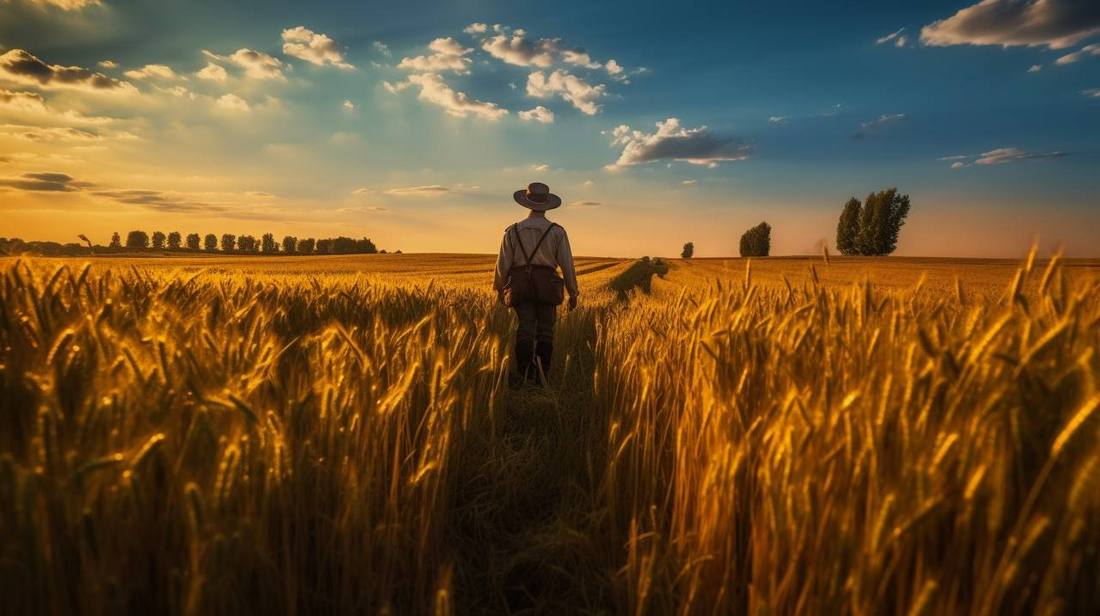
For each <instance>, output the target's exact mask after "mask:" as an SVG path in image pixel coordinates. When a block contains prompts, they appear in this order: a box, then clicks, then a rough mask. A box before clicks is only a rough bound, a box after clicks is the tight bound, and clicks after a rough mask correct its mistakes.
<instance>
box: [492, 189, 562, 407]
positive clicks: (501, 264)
mask: <svg viewBox="0 0 1100 616" xmlns="http://www.w3.org/2000/svg"><path fill="white" fill-rule="evenodd" d="M513 198H514V199H515V200H516V203H518V204H520V205H522V206H523V207H525V208H527V209H529V210H531V211H530V213H529V214H528V215H527V218H525V219H523V220H521V221H519V222H517V223H515V224H514V225H511V226H509V227H508V228H507V229H505V230H504V239H503V240H502V241H501V243H500V255H499V256H498V257H497V269H496V276H495V277H494V280H493V288H494V289H496V290H497V292H498V294H499V297H500V301H501V303H503V304H504V305H505V306H510V307H511V308H512V309H514V310H515V311H516V317H517V318H518V320H519V325H518V329H517V330H516V350H515V358H516V371H515V372H514V373H513V374H512V377H511V378H510V379H509V382H510V383H511V384H513V385H517V384H519V383H526V382H535V383H541V384H543V385H545V384H546V383H547V380H546V378H545V377H546V375H547V373H549V371H550V360H551V358H552V356H553V353H554V319H555V317H556V313H557V307H558V306H559V305H560V304H561V303H562V301H563V300H564V298H565V291H566V290H568V291H569V310H573V309H575V308H576V307H577V298H578V296H579V295H580V291H579V289H578V288H577V271H576V268H575V267H574V265H573V252H572V250H571V249H570V248H569V236H567V235H566V233H565V229H564V228H562V226H561V225H559V224H557V223H554V222H550V221H549V220H547V219H546V211H547V210H552V209H554V208H556V207H558V206H560V205H561V198H560V197H558V196H557V195H555V194H553V193H551V192H550V187H549V186H547V185H546V184H542V183H539V182H535V183H532V184H529V185H528V186H527V189H526V190H517V191H516V193H515V195H513ZM559 267H560V268H561V272H562V275H563V276H564V279H563V278H562V276H559V275H558V272H557V269H558V268H559Z"/></svg>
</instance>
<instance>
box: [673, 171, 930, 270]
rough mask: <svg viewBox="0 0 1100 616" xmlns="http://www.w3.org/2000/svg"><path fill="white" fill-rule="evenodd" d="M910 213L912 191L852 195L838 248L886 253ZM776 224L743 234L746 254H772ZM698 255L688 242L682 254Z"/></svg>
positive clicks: (894, 246)
mask: <svg viewBox="0 0 1100 616" xmlns="http://www.w3.org/2000/svg"><path fill="white" fill-rule="evenodd" d="M908 216H909V195H902V194H899V193H898V189H897V188H889V189H886V190H880V191H878V192H873V193H871V194H869V195H867V198H866V199H864V200H863V201H862V202H861V201H860V200H859V199H856V198H855V197H851V198H849V199H848V201H847V202H846V203H845V204H844V208H843V209H842V210H841V212H840V220H839V222H838V223H837V228H836V248H837V250H839V251H840V254H843V255H862V256H885V255H888V254H892V253H893V252H894V250H896V249H897V247H898V235H899V234H900V233H901V227H902V226H903V225H904V224H905V219H906V217H908ZM771 238H772V227H771V225H769V224H768V223H766V222H762V223H760V224H758V225H756V226H755V227H752V228H751V229H749V230H748V231H745V233H744V234H743V235H742V236H741V244H740V253H741V256H742V257H766V256H768V255H769V254H771V246H772V239H771ZM694 255H695V243H694V242H688V243H686V244H684V248H683V250H682V251H681V252H680V258H682V259H690V258H692V257H693V256H694Z"/></svg>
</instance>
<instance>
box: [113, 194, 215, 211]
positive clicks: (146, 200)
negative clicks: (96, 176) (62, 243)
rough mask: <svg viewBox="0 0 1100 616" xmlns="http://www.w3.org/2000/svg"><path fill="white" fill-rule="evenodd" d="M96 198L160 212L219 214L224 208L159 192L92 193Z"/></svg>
mask: <svg viewBox="0 0 1100 616" xmlns="http://www.w3.org/2000/svg"><path fill="white" fill-rule="evenodd" d="M92 194H94V195H96V196H98V197H106V198H108V199H112V200H114V201H118V202H119V203H127V204H131V205H142V206H145V207H147V208H149V209H152V210H157V211H160V212H221V211H225V209H226V208H224V207H221V206H216V205H210V204H208V203H203V202H201V201H193V200H190V199H188V198H186V197H183V196H180V195H176V194H172V193H166V192H164V191H160V190H142V189H125V190H100V191H96V192H94V193H92Z"/></svg>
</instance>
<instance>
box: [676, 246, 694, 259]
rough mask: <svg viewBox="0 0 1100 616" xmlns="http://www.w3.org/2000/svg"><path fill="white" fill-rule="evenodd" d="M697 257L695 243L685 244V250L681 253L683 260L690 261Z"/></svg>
mask: <svg viewBox="0 0 1100 616" xmlns="http://www.w3.org/2000/svg"><path fill="white" fill-rule="evenodd" d="M693 256H695V242H688V243H686V244H684V249H683V250H682V251H680V258H681V259H690V258H692V257H693Z"/></svg>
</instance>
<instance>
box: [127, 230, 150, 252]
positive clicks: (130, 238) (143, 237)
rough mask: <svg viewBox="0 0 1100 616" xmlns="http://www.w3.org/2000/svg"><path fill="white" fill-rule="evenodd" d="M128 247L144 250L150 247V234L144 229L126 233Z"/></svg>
mask: <svg viewBox="0 0 1100 616" xmlns="http://www.w3.org/2000/svg"><path fill="white" fill-rule="evenodd" d="M126 247H127V248H136V249H141V250H144V249H146V248H148V247H149V234H148V233H146V232H144V231H131V232H129V233H127V234H126Z"/></svg>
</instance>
